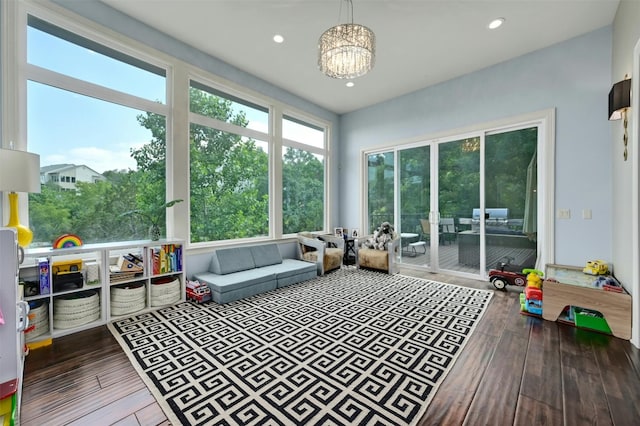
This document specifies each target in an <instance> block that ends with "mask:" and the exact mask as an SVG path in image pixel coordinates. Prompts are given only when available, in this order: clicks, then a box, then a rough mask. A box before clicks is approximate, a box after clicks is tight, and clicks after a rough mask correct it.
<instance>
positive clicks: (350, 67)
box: [318, 0, 376, 78]
mask: <svg viewBox="0 0 640 426" xmlns="http://www.w3.org/2000/svg"><path fill="white" fill-rule="evenodd" d="M344 1H346V2H347V3H349V5H348V6H349V8H350V10H347V18H349V11H350V12H351V23H345V24H338V25H336V26H335V27H331V28H329V29H328V30H327V31H325V32H324V33H322V35H321V36H320V40H319V41H318V67H319V68H320V71H322V72H323V73H325V74H326V75H328V76H329V77H333V78H355V77H360V76H362V75H365V74H366V73H368V72H369V71H371V68H373V64H374V63H375V60H376V36H375V34H374V33H373V31H371V30H370V29H369V28H367V27H365V26H364V25H358V24H354V23H353V2H352V0H344ZM340 11H341V12H342V3H341V4H340ZM339 19H340V16H338V20H339ZM347 20H348V19H347Z"/></svg>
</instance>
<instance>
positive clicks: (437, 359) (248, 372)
mask: <svg viewBox="0 0 640 426" xmlns="http://www.w3.org/2000/svg"><path fill="white" fill-rule="evenodd" d="M492 294H493V293H492V292H491V291H487V290H477V289H471V288H466V287H459V286H454V285H450V284H444V283H439V282H433V281H426V280H420V279H417V278H411V277H407V276H402V275H386V274H381V273H377V272H372V271H365V270H357V269H354V268H351V269H342V270H338V271H335V272H331V273H329V274H327V275H326V276H325V277H318V278H316V279H313V280H310V281H307V282H304V283H300V284H296V285H293V286H290V287H286V288H283V289H278V290H274V291H271V292H268V293H264V294H262V295H258V296H254V297H251V298H248V299H244V300H242V301H238V302H233V303H229V304H226V305H218V304H216V303H214V302H210V303H205V304H202V305H197V304H195V303H192V302H186V303H180V304H178V305H175V306H171V307H167V308H163V309H160V310H156V311H152V312H146V313H144V314H140V315H135V316H132V317H130V318H127V319H123V320H120V321H117V322H114V323H112V324H109V328H110V330H111V332H112V333H113V335H114V336H115V337H116V339H117V340H118V341H119V343H120V344H121V345H122V347H123V349H124V350H125V352H126V353H127V355H128V356H129V359H130V360H131V362H132V364H133V365H134V366H135V367H136V369H137V370H138V372H139V373H140V376H141V377H142V378H143V380H144V381H145V383H146V384H147V386H148V387H149V389H150V390H151V392H152V393H153V394H154V396H155V398H156V399H157V400H158V403H159V404H160V406H161V407H162V408H163V410H164V412H165V414H166V416H167V417H168V419H169V420H170V421H171V422H172V424H174V425H178V424H183V425H347V424H348V425H406V424H415V423H416V422H417V421H418V420H419V419H420V416H421V415H422V413H423V412H424V410H425V409H426V408H427V406H428V404H429V401H431V399H432V398H433V395H434V394H435V392H436V390H437V389H438V386H439V385H440V384H441V383H442V381H443V380H444V378H445V376H446V375H447V372H448V371H449V370H450V369H451V367H452V366H453V363H454V362H455V360H456V359H457V357H458V356H459V355H460V352H461V351H462V349H463V348H464V345H465V343H466V341H467V340H468V338H469V336H470V335H471V333H472V332H473V330H474V328H475V327H476V325H477V323H478V321H480V319H481V317H482V315H483V313H484V311H485V309H486V307H487V305H488V304H489V301H490V299H491V296H492Z"/></svg>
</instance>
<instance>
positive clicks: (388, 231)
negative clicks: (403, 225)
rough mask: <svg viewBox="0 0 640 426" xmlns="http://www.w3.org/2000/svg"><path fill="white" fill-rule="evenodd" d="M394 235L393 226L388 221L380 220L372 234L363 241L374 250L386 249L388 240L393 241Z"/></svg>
mask: <svg viewBox="0 0 640 426" xmlns="http://www.w3.org/2000/svg"><path fill="white" fill-rule="evenodd" d="M396 237H397V235H396V231H395V230H394V229H393V226H392V225H391V224H390V223H389V222H382V224H381V225H380V226H379V227H378V228H377V229H376V230H375V232H374V233H373V236H371V237H369V238H368V239H367V240H366V241H365V242H364V246H365V247H366V248H372V249H376V250H386V249H387V245H388V244H389V242H390V241H393V240H394V239H395V238H396Z"/></svg>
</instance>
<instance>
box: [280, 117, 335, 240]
mask: <svg viewBox="0 0 640 426" xmlns="http://www.w3.org/2000/svg"><path fill="white" fill-rule="evenodd" d="M282 134H283V139H284V141H283V147H282V232H283V233H284V234H292V233H295V232H299V231H321V230H324V229H325V227H324V206H325V204H326V203H325V199H324V194H325V186H324V175H325V155H324V152H325V131H324V129H322V128H320V127H318V126H315V125H313V124H310V123H307V122H304V121H302V120H298V119H296V118H293V117H291V116H285V117H284V119H283V121H282Z"/></svg>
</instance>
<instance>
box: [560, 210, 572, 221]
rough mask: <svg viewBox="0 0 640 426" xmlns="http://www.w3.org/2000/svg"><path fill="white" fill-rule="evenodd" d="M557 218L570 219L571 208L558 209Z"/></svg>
mask: <svg viewBox="0 0 640 426" xmlns="http://www.w3.org/2000/svg"><path fill="white" fill-rule="evenodd" d="M558 219H571V210H569V209H558Z"/></svg>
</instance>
